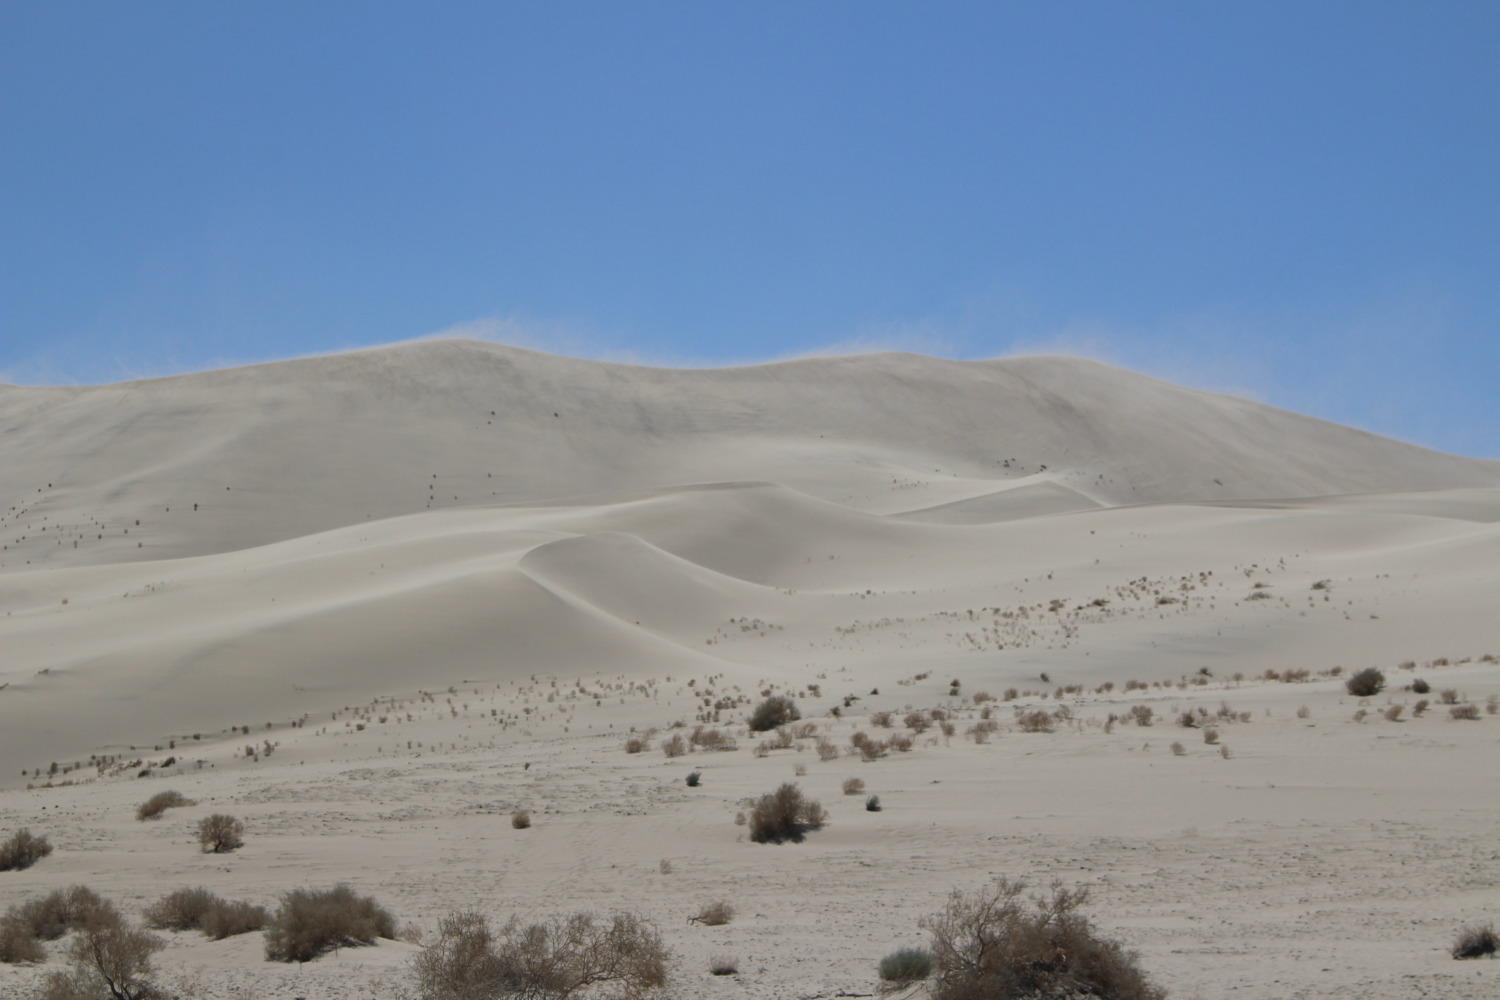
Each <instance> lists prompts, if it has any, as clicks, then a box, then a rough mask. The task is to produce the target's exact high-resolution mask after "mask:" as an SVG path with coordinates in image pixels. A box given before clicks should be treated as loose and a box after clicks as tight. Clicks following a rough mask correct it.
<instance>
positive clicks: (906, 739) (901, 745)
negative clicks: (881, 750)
mask: <svg viewBox="0 0 1500 1000" xmlns="http://www.w3.org/2000/svg"><path fill="white" fill-rule="evenodd" d="M890 746H891V749H892V750H895V751H898V752H900V753H906V752H908V751H909V750H911V747H912V743H911V737H910V736H903V735H901V734H900V733H897V734H896V735H895V736H892V737H891V742H890Z"/></svg>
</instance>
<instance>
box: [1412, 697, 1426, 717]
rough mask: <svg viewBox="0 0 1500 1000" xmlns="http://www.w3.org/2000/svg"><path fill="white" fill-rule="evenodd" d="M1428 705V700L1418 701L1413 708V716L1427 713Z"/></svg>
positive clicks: (1420, 699)
mask: <svg viewBox="0 0 1500 1000" xmlns="http://www.w3.org/2000/svg"><path fill="white" fill-rule="evenodd" d="M1428 704H1429V702H1428V701H1427V699H1426V698H1419V699H1418V700H1417V703H1416V704H1415V705H1413V706H1412V707H1411V714H1412V715H1421V714H1422V713H1423V712H1425V711H1427V706H1428Z"/></svg>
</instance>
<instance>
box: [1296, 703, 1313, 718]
mask: <svg viewBox="0 0 1500 1000" xmlns="http://www.w3.org/2000/svg"><path fill="white" fill-rule="evenodd" d="M1310 715H1312V709H1310V708H1308V707H1307V706H1306V705H1303V706H1302V707H1301V708H1299V709H1297V718H1299V719H1306V718H1307V717H1309V716H1310Z"/></svg>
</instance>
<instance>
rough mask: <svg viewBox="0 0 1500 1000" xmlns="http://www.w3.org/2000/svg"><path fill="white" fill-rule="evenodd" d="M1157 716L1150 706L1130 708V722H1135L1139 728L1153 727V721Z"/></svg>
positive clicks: (1133, 706)
mask: <svg viewBox="0 0 1500 1000" xmlns="http://www.w3.org/2000/svg"><path fill="white" fill-rule="evenodd" d="M1155 715H1156V713H1155V712H1154V711H1153V710H1152V708H1151V706H1150V705H1131V706H1130V721H1131V722H1134V723H1135V724H1136V725H1137V726H1149V725H1151V722H1152V719H1153V718H1154V717H1155Z"/></svg>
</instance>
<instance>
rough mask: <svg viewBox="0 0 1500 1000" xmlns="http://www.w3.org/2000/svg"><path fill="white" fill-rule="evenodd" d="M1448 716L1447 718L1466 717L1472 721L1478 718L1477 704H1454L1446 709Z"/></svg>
mask: <svg viewBox="0 0 1500 1000" xmlns="http://www.w3.org/2000/svg"><path fill="white" fill-rule="evenodd" d="M1448 716H1449V718H1453V719H1466V720H1468V721H1470V722H1472V721H1475V720H1477V719H1478V718H1479V706H1478V705H1475V704H1472V703H1471V704H1468V705H1454V706H1453V707H1452V708H1450V709H1448Z"/></svg>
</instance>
